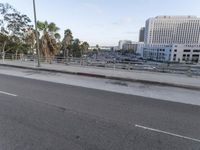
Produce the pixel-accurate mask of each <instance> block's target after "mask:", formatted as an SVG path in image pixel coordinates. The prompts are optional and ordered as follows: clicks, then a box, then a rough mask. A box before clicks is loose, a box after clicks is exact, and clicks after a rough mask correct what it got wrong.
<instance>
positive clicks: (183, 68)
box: [5, 54, 200, 76]
mask: <svg viewBox="0 0 200 150" xmlns="http://www.w3.org/2000/svg"><path fill="white" fill-rule="evenodd" d="M5 59H9V60H13V61H14V60H15V61H16V60H18V61H19V62H29V63H32V64H35V65H36V63H37V57H36V56H33V55H17V56H16V55H8V54H7V55H6V57H5ZM40 62H41V64H60V65H61V64H62V65H71V66H82V67H95V68H104V69H113V70H116V69H117V70H129V71H132V70H141V71H151V72H164V73H174V74H186V75H188V76H200V65H192V64H167V63H157V62H144V61H119V60H116V59H115V58H113V59H104V60H102V59H101V60H98V59H91V58H87V57H83V58H74V57H68V58H64V57H52V58H40Z"/></svg>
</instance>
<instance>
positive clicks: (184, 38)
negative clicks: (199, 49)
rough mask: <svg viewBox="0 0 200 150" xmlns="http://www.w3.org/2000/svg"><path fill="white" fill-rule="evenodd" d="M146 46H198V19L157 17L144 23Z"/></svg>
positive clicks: (199, 36)
mask: <svg viewBox="0 0 200 150" xmlns="http://www.w3.org/2000/svg"><path fill="white" fill-rule="evenodd" d="M145 43H146V44H198V43H200V18H198V17H195V16H158V17H155V18H150V19H148V20H147V21H146V27H145Z"/></svg>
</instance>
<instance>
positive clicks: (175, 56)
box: [143, 44, 200, 63]
mask: <svg viewBox="0 0 200 150" xmlns="http://www.w3.org/2000/svg"><path fill="white" fill-rule="evenodd" d="M143 57H144V58H145V59H147V60H154V61H162V62H179V63H200V44H172V45H165V46H163V45H145V46H144V48H143Z"/></svg>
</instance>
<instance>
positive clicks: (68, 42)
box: [62, 29, 73, 58]
mask: <svg viewBox="0 0 200 150" xmlns="http://www.w3.org/2000/svg"><path fill="white" fill-rule="evenodd" d="M72 42H73V35H72V32H71V30H70V29H67V30H65V32H64V39H63V41H62V46H63V50H64V51H63V55H64V57H67V58H68V56H69V53H70V54H72Z"/></svg>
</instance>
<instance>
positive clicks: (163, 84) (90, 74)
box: [0, 64, 200, 90]
mask: <svg viewBox="0 0 200 150" xmlns="http://www.w3.org/2000/svg"><path fill="white" fill-rule="evenodd" d="M0 66H4V67H12V68H20V69H31V70H36V71H46V72H55V73H63V74H71V75H80V76H87V77H94V78H102V79H112V80H119V81H128V82H137V83H143V84H154V85H158V86H171V87H177V88H184V89H190V90H200V87H197V86H190V85H181V84H173V83H166V82H157V81H148V80H141V79H130V78H121V77H113V76H106V75H100V74H93V73H83V72H71V71H62V70H54V69H46V68H34V67H26V66H16V65H9V64H0Z"/></svg>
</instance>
